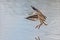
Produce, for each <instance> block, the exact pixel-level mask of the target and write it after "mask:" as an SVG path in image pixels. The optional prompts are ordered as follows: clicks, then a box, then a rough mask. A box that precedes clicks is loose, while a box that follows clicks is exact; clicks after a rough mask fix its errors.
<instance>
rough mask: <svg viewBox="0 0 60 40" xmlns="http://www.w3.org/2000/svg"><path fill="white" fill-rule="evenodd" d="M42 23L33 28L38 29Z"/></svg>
mask: <svg viewBox="0 0 60 40" xmlns="http://www.w3.org/2000/svg"><path fill="white" fill-rule="evenodd" d="M42 24H43V23H41V24H39V25H37V26H36V27H35V28H38V29H39V28H40V26H41V25H42Z"/></svg>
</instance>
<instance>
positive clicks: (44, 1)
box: [0, 0, 60, 40]
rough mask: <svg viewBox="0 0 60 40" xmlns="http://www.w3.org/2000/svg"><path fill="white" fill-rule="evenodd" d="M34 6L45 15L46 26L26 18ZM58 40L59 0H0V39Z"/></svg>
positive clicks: (59, 26)
mask: <svg viewBox="0 0 60 40" xmlns="http://www.w3.org/2000/svg"><path fill="white" fill-rule="evenodd" d="M31 5H33V6H35V7H36V8H38V9H39V10H41V11H42V12H43V14H44V15H46V16H47V20H46V22H47V23H48V25H47V26H44V25H42V26H41V28H40V29H39V30H38V29H35V26H36V25H37V24H38V22H37V21H36V22H33V21H29V20H26V19H25V18H26V17H27V16H28V14H31V13H32V12H33V10H32V9H31V7H30V6H31ZM37 35H39V37H40V39H41V40H60V0H0V40H35V39H34V38H35V36H37Z"/></svg>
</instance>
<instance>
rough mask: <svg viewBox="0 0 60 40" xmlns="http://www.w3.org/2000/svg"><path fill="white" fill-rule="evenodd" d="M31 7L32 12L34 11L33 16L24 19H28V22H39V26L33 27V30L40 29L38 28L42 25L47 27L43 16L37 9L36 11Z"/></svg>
mask: <svg viewBox="0 0 60 40" xmlns="http://www.w3.org/2000/svg"><path fill="white" fill-rule="evenodd" d="M31 7H32V9H33V10H35V11H36V13H35V14H34V15H31V16H28V17H27V18H26V19H29V20H32V21H35V19H37V20H39V21H40V24H39V25H37V26H36V27H35V28H38V29H39V28H40V26H41V25H42V24H44V25H47V24H46V23H45V20H46V18H47V17H46V16H45V15H43V14H42V12H41V11H39V10H38V9H36V8H35V7H33V6H31Z"/></svg>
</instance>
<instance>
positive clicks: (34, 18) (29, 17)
mask: <svg viewBox="0 0 60 40" xmlns="http://www.w3.org/2000/svg"><path fill="white" fill-rule="evenodd" d="M37 18H38V16H37V15H32V16H28V17H27V18H26V19H28V20H32V21H35V20H36V19H37Z"/></svg>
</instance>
